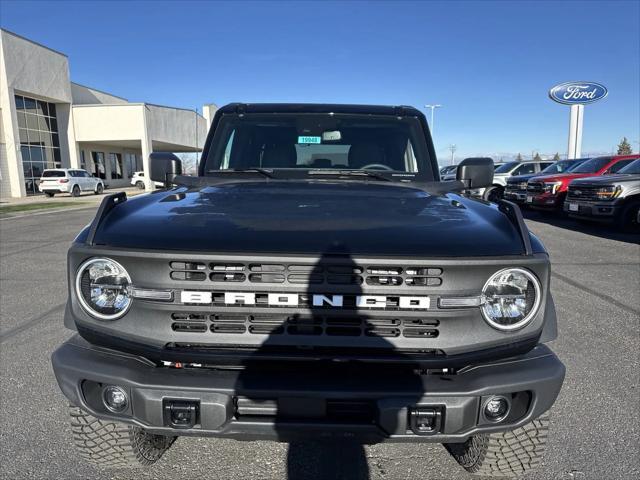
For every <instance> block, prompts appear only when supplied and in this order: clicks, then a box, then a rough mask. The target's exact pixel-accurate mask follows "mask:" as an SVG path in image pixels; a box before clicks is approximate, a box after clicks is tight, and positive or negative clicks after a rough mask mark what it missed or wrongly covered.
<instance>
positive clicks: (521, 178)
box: [507, 173, 537, 183]
mask: <svg viewBox="0 0 640 480" xmlns="http://www.w3.org/2000/svg"><path fill="white" fill-rule="evenodd" d="M536 175H537V173H528V174H526V175H514V176H513V177H509V179H508V180H507V183H520V182H526V181H527V180H529V179H531V178H533V177H535V176H536Z"/></svg>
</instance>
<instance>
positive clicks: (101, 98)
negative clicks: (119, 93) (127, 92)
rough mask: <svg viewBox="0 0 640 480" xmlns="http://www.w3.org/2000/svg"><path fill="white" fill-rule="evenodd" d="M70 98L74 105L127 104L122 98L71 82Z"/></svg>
mask: <svg viewBox="0 0 640 480" xmlns="http://www.w3.org/2000/svg"><path fill="white" fill-rule="evenodd" d="M71 97H72V98H73V104H74V105H87V104H97V103H98V104H100V103H102V104H110V105H112V104H119V103H128V101H127V99H125V98H122V97H116V96H115V95H111V94H110V93H106V92H101V91H100V90H96V89H95V88H91V87H85V86H84V85H80V84H78V83H73V82H71Z"/></svg>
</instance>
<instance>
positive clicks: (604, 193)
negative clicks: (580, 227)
mask: <svg viewBox="0 0 640 480" xmlns="http://www.w3.org/2000/svg"><path fill="white" fill-rule="evenodd" d="M564 211H565V212H567V213H568V214H569V216H571V217H574V218H580V219H585V220H600V221H608V222H614V223H616V224H617V225H618V226H619V227H621V228H624V229H630V230H638V216H639V215H640V158H638V159H636V160H634V161H633V162H632V163H630V164H629V165H627V166H626V167H624V168H623V169H622V170H620V171H619V172H618V174H616V175H602V176H600V177H589V178H581V179H577V180H574V181H572V182H571V184H570V185H569V191H568V193H567V199H566V201H565V202H564Z"/></svg>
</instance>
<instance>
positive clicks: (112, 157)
mask: <svg viewBox="0 0 640 480" xmlns="http://www.w3.org/2000/svg"><path fill="white" fill-rule="evenodd" d="M109 168H110V169H111V179H112V180H120V179H121V178H122V155H121V154H119V153H110V154H109Z"/></svg>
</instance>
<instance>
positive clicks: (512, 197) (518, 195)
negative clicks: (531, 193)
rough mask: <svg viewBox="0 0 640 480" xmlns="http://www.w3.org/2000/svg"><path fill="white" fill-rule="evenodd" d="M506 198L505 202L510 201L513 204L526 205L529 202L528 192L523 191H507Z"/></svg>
mask: <svg viewBox="0 0 640 480" xmlns="http://www.w3.org/2000/svg"><path fill="white" fill-rule="evenodd" d="M504 198H505V200H509V201H511V202H516V203H522V204H524V203H526V201H527V192H526V191H523V190H517V191H514V190H505V192H504Z"/></svg>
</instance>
